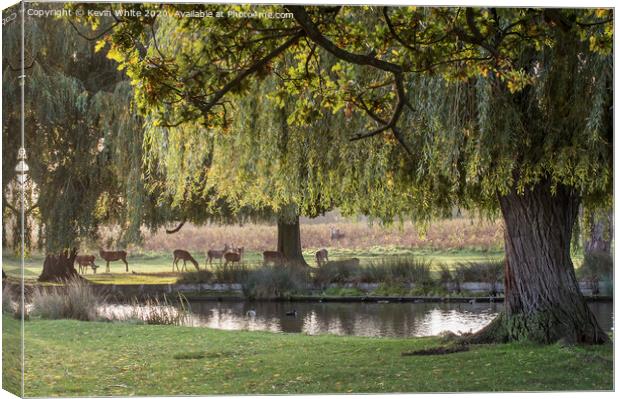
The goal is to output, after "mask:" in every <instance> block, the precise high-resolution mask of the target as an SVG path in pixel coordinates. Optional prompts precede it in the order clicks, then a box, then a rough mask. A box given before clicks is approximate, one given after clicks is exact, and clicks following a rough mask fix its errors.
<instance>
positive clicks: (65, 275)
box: [39, 248, 81, 281]
mask: <svg viewBox="0 0 620 399" xmlns="http://www.w3.org/2000/svg"><path fill="white" fill-rule="evenodd" d="M76 256H77V248H73V249H72V250H71V251H70V252H69V251H68V250H64V251H62V252H61V253H59V254H47V256H46V257H45V261H44V262H43V272H41V275H40V276H39V281H63V280H69V279H72V278H81V276H80V275H79V273H78V272H77V270H75V267H74V266H73V263H74V262H75V257H76Z"/></svg>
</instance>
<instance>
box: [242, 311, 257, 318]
mask: <svg viewBox="0 0 620 399" xmlns="http://www.w3.org/2000/svg"><path fill="white" fill-rule="evenodd" d="M245 315H246V316H248V317H256V310H254V309H250V310H248V311H247V312H245Z"/></svg>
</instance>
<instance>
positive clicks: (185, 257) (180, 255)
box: [172, 249, 200, 272]
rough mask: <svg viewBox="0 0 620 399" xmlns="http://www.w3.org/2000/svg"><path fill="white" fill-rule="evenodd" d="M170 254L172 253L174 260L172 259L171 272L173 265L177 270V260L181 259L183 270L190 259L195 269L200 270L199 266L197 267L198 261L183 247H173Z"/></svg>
mask: <svg viewBox="0 0 620 399" xmlns="http://www.w3.org/2000/svg"><path fill="white" fill-rule="evenodd" d="M172 255H174V260H173V261H172V272H174V267H175V266H176V268H177V271H180V270H179V261H180V260H182V261H183V269H182V270H183V271H185V270H187V261H190V262H192V263H193V264H194V267H195V268H196V270H200V267H198V262H197V261H196V259H194V257H193V256H192V255H191V254H190V253H189V252H187V251H186V250H184V249H175V250H174V251H173V252H172Z"/></svg>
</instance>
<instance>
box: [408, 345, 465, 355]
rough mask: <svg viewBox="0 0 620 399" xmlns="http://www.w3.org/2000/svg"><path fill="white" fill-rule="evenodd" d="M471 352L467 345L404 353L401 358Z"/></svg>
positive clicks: (437, 347)
mask: <svg viewBox="0 0 620 399" xmlns="http://www.w3.org/2000/svg"><path fill="white" fill-rule="evenodd" d="M468 350H469V346H467V345H453V346H436V347H434V348H428V349H420V350H417V351H412V352H402V353H401V356H431V355H448V354H450V353H457V352H466V351H468Z"/></svg>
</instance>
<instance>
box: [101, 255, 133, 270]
mask: <svg viewBox="0 0 620 399" xmlns="http://www.w3.org/2000/svg"><path fill="white" fill-rule="evenodd" d="M99 256H101V259H103V260H105V261H106V264H105V271H106V273H109V272H110V262H115V261H117V260H122V261H123V263H125V271H126V272H128V271H129V263H127V252H125V251H104V250H103V249H99Z"/></svg>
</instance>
